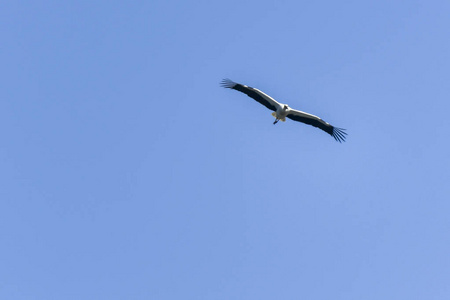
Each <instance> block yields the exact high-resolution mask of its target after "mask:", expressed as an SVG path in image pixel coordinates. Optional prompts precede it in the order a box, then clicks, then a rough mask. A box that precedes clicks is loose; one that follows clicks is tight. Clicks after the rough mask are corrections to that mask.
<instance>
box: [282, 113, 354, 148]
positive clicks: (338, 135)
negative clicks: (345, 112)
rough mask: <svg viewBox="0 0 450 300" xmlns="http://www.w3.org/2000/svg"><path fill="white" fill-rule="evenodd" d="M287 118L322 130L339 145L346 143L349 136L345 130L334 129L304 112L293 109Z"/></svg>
mask: <svg viewBox="0 0 450 300" xmlns="http://www.w3.org/2000/svg"><path fill="white" fill-rule="evenodd" d="M286 117H288V118H289V119H291V120H294V121H298V122H302V123H305V124H308V125H312V126H314V127H317V128H320V129H322V130H323V131H325V132H327V133H329V134H330V135H331V136H332V137H334V139H335V140H336V141H338V142H339V143H341V142H344V141H345V138H346V135H347V133H345V131H344V130H345V129H342V128H337V127H334V126H332V125H330V124H328V123H327V122H325V121H324V120H322V119H321V118H319V117H317V116H314V115H311V114H308V113H305V112H303V111H299V110H295V109H291V110H289V112H288V115H287V116H286Z"/></svg>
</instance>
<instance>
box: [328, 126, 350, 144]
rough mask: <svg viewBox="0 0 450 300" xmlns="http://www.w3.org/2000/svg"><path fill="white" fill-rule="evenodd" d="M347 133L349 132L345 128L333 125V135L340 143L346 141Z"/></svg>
mask: <svg viewBox="0 0 450 300" xmlns="http://www.w3.org/2000/svg"><path fill="white" fill-rule="evenodd" d="M346 135H347V133H346V132H345V129H344V128H337V127H333V132H332V133H331V136H332V137H334V139H335V140H336V141H338V142H339V143H342V142H345V139H346V138H347V137H346Z"/></svg>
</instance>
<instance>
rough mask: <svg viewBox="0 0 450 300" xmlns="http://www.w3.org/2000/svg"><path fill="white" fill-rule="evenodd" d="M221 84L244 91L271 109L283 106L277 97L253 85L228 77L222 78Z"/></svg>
mask: <svg viewBox="0 0 450 300" xmlns="http://www.w3.org/2000/svg"><path fill="white" fill-rule="evenodd" d="M221 85H222V87H224V88H228V89H233V90H236V91H239V92H242V93H244V94H247V96H249V97H251V98H253V99H255V100H256V101H258V102H259V103H261V104H262V105H264V106H265V107H267V108H268V109H270V110H273V111H276V110H277V108H278V107H280V106H281V105H280V103H278V102H277V101H275V99H273V98H272V97H270V96H269V95H267V94H265V93H263V92H261V91H260V90H258V89H254V88H252V87H249V86H246V85H243V84H239V83H236V82H233V81H231V80H230V79H228V78H227V79H224V80H222V82H221Z"/></svg>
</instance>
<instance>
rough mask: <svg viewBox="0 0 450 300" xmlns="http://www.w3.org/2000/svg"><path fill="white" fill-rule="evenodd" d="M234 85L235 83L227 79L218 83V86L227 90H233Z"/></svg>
mask: <svg viewBox="0 0 450 300" xmlns="http://www.w3.org/2000/svg"><path fill="white" fill-rule="evenodd" d="M235 85H236V82H234V81H233V80H231V79H228V78H225V79H222V81H221V82H220V86H221V87H224V88H227V89H232V88H234V86H235Z"/></svg>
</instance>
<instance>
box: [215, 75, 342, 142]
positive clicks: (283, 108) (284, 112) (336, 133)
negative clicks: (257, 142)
mask: <svg viewBox="0 0 450 300" xmlns="http://www.w3.org/2000/svg"><path fill="white" fill-rule="evenodd" d="M221 85H222V87H224V88H228V89H233V90H236V91H239V92H242V93H244V94H247V96H249V97H251V98H253V99H255V100H256V101H258V102H259V103H261V104H262V105H264V106H265V107H267V108H268V109H270V110H273V113H272V116H274V117H275V122H273V124H274V125H275V124H277V123H278V121H280V120H281V121H282V122H285V121H286V117H287V118H289V119H291V120H294V121H298V122H302V123H305V124H308V125H312V126H314V127H317V128H320V129H322V130H323V131H325V132H326V133H328V134H330V135H331V136H332V137H334V139H335V140H336V141H338V142H340V143H341V142H343V141H345V138H346V135H347V133H346V132H345V131H344V130H345V129H342V128H337V127H334V126H332V125H330V124H329V123H327V122H325V121H324V120H322V119H321V118H319V117H317V116H314V115H311V114H308V113H305V112H303V111H299V110H295V109H292V108H290V107H289V106H288V105H287V104H282V103H279V102H277V101H276V100H275V99H273V98H272V97H270V96H269V95H267V94H265V93H263V92H261V91H260V90H258V89H255V88H252V87H249V86H247V85H243V84H239V83H236V82H233V81H231V80H230V79H228V78H227V79H224V80H222V82H221Z"/></svg>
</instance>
